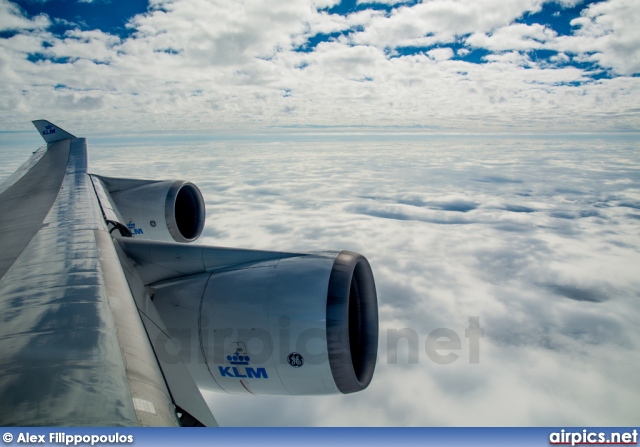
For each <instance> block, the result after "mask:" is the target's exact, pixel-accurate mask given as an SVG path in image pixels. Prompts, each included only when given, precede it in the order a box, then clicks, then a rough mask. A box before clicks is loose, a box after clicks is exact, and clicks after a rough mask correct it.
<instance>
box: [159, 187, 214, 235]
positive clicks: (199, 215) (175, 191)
mask: <svg viewBox="0 0 640 447" xmlns="http://www.w3.org/2000/svg"><path fill="white" fill-rule="evenodd" d="M183 189H184V190H186V191H187V192H188V196H189V197H190V198H191V199H193V200H194V202H195V203H194V208H195V216H194V222H193V225H192V231H190V232H189V234H183V232H182V231H181V230H180V226H179V225H178V220H177V216H176V202H177V200H178V195H179V194H180V191H181V190H183ZM205 215H206V212H205V204H204V199H203V197H202V193H201V192H200V189H198V187H197V186H196V185H194V184H193V183H191V182H184V181H180V180H178V181H175V182H173V184H172V185H171V187H170V188H169V191H168V192H167V199H166V204H165V221H166V222H167V228H168V230H169V234H171V237H172V238H173V240H175V241H176V242H193V241H195V240H196V239H198V238H199V237H200V235H201V234H202V230H204V222H205Z"/></svg>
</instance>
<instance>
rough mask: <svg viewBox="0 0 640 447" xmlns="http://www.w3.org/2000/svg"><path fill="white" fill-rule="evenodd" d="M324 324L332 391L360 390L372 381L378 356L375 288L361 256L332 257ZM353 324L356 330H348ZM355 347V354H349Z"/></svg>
mask: <svg viewBox="0 0 640 447" xmlns="http://www.w3.org/2000/svg"><path fill="white" fill-rule="evenodd" d="M326 324H327V344H328V352H329V363H330V366H331V373H332V375H333V379H334V381H335V383H336V387H337V388H338V389H339V390H340V392H342V393H344V394H347V393H354V392H357V391H361V390H364V389H365V388H367V386H369V383H371V379H372V378H373V372H374V370H375V364H376V357H377V353H378V303H377V295H376V288H375V282H374V279H373V273H372V271H371V266H370V265H369V262H368V261H367V259H366V258H365V257H364V256H362V255H360V254H358V253H353V252H350V251H341V252H340V253H338V255H337V256H336V259H335V261H334V264H333V268H332V270H331V275H330V278H329V287H328V293H327V320H326ZM356 324H357V326H358V327H357V328H354V327H352V325H356ZM354 331H357V333H356V332H354ZM354 337H357V339H358V340H353V338H354ZM356 346H358V347H359V350H358V352H352V349H355V348H356Z"/></svg>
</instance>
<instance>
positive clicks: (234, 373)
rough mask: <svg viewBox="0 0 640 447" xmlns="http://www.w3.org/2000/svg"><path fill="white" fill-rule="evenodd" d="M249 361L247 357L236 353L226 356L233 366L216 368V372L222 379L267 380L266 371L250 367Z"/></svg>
mask: <svg viewBox="0 0 640 447" xmlns="http://www.w3.org/2000/svg"><path fill="white" fill-rule="evenodd" d="M250 360H251V359H250V358H249V356H248V355H245V354H243V353H241V352H238V351H236V352H235V353H234V354H233V355H228V356H227V361H228V362H229V363H230V364H231V365H233V366H218V371H220V375H221V376H222V377H232V378H234V379H268V378H269V377H268V376H267V370H266V369H265V368H252V367H250V366H249V361H250Z"/></svg>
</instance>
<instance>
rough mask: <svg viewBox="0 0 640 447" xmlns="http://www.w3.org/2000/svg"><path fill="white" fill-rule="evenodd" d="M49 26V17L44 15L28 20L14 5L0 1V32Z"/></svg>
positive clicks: (6, 0)
mask: <svg viewBox="0 0 640 447" xmlns="http://www.w3.org/2000/svg"><path fill="white" fill-rule="evenodd" d="M50 24H51V21H50V20H49V17H47V16H46V15H44V14H40V15H37V16H35V17H33V18H32V19H29V18H27V17H25V15H24V13H23V12H22V11H21V10H20V8H19V7H18V6H17V5H15V4H14V3H11V2H10V1H9V0H0V31H17V30H35V29H45V28H47V27H48V26H49V25H50Z"/></svg>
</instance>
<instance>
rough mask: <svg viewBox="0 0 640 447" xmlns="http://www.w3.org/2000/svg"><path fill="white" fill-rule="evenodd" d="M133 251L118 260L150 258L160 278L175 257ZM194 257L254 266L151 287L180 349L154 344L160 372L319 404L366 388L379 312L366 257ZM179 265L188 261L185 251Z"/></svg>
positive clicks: (208, 251)
mask: <svg viewBox="0 0 640 447" xmlns="http://www.w3.org/2000/svg"><path fill="white" fill-rule="evenodd" d="M133 242H135V241H133ZM133 242H132V243H130V244H129V243H128V245H127V246H126V251H127V252H128V254H129V256H131V257H132V258H133V259H136V262H137V263H139V265H141V266H144V265H145V263H146V261H145V259H149V261H151V260H153V262H154V263H155V264H154V265H157V266H160V265H162V266H163V267H162V270H160V272H165V271H168V270H167V264H166V263H165V259H167V260H169V259H171V258H173V259H175V258H176V256H177V254H174V255H173V256H172V255H170V254H169V251H168V249H169V248H170V247H169V246H159V247H158V248H157V249H156V248H155V247H149V246H139V245H138V244H133ZM191 248H192V247H185V249H191ZM193 248H194V249H195V248H196V247H193ZM199 250H202V251H201V254H200V255H199V259H202V260H204V262H205V264H206V263H207V262H208V261H207V259H211V260H214V259H215V260H220V259H227V260H228V259H231V258H233V259H235V261H236V262H237V261H238V260H241V259H243V258H244V259H245V260H247V259H253V260H252V261H250V262H240V263H239V264H238V263H235V265H233V266H229V265H226V266H225V265H224V264H225V262H221V261H216V262H219V265H220V266H219V267H217V266H214V267H213V268H211V267H209V268H207V266H204V267H202V268H203V269H206V270H207V271H206V272H205V273H201V274H199V275H190V276H186V277H185V276H182V277H180V278H178V279H175V280H164V281H159V282H156V283H155V284H152V285H151V286H150V290H151V291H152V296H153V303H154V305H155V308H156V309H157V310H158V313H159V316H160V317H161V319H162V321H163V322H164V324H166V330H167V332H168V334H169V336H170V337H171V339H172V341H173V343H175V344H177V346H178V348H174V352H168V350H164V349H163V348H162V347H159V346H157V345H156V355H157V356H158V359H159V361H160V362H161V363H167V362H169V363H170V362H178V361H182V362H183V363H184V364H185V365H186V366H187V368H188V369H189V370H190V372H191V375H192V376H193V377H194V380H195V381H196V383H197V384H198V386H199V387H201V388H204V389H208V390H211V391H224V392H228V393H251V394H271V395H318V394H335V393H352V392H356V391H360V390H363V389H365V388H366V387H367V386H368V385H369V382H371V379H372V377H373V372H374V368H375V363H376V356H377V347H378V307H377V298H376V290H375V283H374V279H373V274H372V271H371V267H370V266H369V262H368V261H367V260H366V258H365V257H363V256H362V255H359V254H357V253H352V252H348V251H341V252H339V253H336V252H321V253H312V254H294V253H279V252H258V251H251V250H242V251H241V250H238V251H236V250H234V249H224V248H215V247H202V248H199ZM180 257H181V258H182V259H185V258H186V252H184V250H183V252H182V253H181V255H180ZM192 257H194V256H192ZM258 258H262V259H258ZM256 259H257V260H256ZM167 262H168V261H167ZM200 262H202V261H200ZM186 268H187V267H186V266H176V267H175V269H176V270H178V269H182V270H183V271H185V269H186ZM153 269H157V267H154V268H153ZM153 269H151V268H147V267H142V270H140V271H141V272H142V274H143V276H146V277H149V278H150V277H151V275H154V274H157V273H154V272H153V271H152V270H153ZM176 350H177V352H175V351H176Z"/></svg>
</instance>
